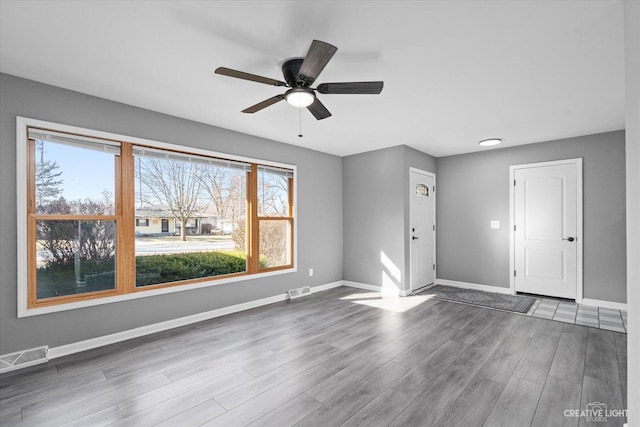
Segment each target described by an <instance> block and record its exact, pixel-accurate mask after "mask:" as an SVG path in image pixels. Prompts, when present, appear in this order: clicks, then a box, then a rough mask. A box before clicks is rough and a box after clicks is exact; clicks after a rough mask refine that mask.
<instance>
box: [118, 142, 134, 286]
mask: <svg viewBox="0 0 640 427" xmlns="http://www.w3.org/2000/svg"><path fill="white" fill-rule="evenodd" d="M116 161H117V160H116ZM119 162H120V167H119V168H117V169H116V171H117V170H118V169H119V172H120V173H117V174H116V209H118V207H119V209H120V220H119V221H118V222H117V234H116V235H117V240H116V247H117V250H116V262H117V267H118V276H117V277H118V280H117V285H116V286H117V289H118V291H119V292H120V293H131V292H133V291H134V289H135V282H136V272H135V270H136V245H135V200H134V198H135V179H134V160H133V152H132V145H131V144H129V143H124V142H123V143H122V145H121V147H120V160H119ZM116 212H117V211H116Z"/></svg>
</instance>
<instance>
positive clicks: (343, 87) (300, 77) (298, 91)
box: [215, 40, 384, 120]
mask: <svg viewBox="0 0 640 427" xmlns="http://www.w3.org/2000/svg"><path fill="white" fill-rule="evenodd" d="M337 50H338V48H337V47H335V46H333V45H330V44H329V43H325V42H323V41H320V40H314V41H313V42H312V43H311V47H309V51H308V52H307V56H306V57H304V58H293V59H289V60H287V61H285V63H284V64H282V74H283V76H284V80H285V82H286V83H285V82H283V81H280V80H274V79H271V78H268V77H262V76H257V75H255V74H250V73H245V72H243V71H237V70H232V69H230V68H225V67H219V68H217V69H216V71H215V73H216V74H222V75H223V76H229V77H235V78H238V79H243V80H250V81H253V82H258V83H264V84H267V85H272V86H284V87H288V88H290V89H289V90H288V91H286V92H285V93H283V94H281V95H276V96H273V97H271V98H269V99H266V100H264V101H262V102H259V103H257V104H256V105H252V106H251V107H249V108H246V109H244V110H242V112H243V113H255V112H257V111H260V110H262V109H263V108H266V107H268V106H270V105H273V104H275V103H277V102H280V101H282V100H287V102H288V103H289V104H291V105H292V106H294V107H296V108H305V107H306V108H307V109H308V110H309V111H310V112H311V114H313V115H314V117H315V118H316V119H318V120H322V119H326V118H327V117H331V113H330V112H329V110H327V108H326V107H325V106H324V104H322V102H320V100H319V99H318V98H317V96H316V94H315V92H318V93H321V94H323V95H331V94H371V95H377V94H379V93H380V92H382V87H383V84H384V82H343V83H322V84H319V85H318V86H317V87H315V88H313V87H311V85H312V84H313V82H315V80H316V79H317V78H318V76H319V75H320V73H321V72H322V70H323V69H324V67H325V66H326V65H327V63H328V62H329V60H331V58H332V57H333V55H334V54H335V53H336V51H337Z"/></svg>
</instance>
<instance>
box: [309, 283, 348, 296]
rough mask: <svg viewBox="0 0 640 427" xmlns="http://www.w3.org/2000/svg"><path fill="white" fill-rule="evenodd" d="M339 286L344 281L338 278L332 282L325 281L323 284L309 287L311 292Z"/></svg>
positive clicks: (342, 284)
mask: <svg viewBox="0 0 640 427" xmlns="http://www.w3.org/2000/svg"><path fill="white" fill-rule="evenodd" d="M340 286H344V282H343V281H342V280H338V281H337V282H332V283H326V284H324V285H318V286H313V287H312V288H311V293H314V292H322V291H328V290H329V289H333V288H339V287H340Z"/></svg>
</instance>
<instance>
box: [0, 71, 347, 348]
mask: <svg viewBox="0 0 640 427" xmlns="http://www.w3.org/2000/svg"><path fill="white" fill-rule="evenodd" d="M16 116H24V117H30V118H35V119H40V120H47V121H52V122H57V123H63V124H68V125H73V126H80V127H86V128H90V129H96V130H103V131H108V132H114V133H120V134H124V135H129V136H136V137H141V138H148V139H154V140H158V141H164V142H169V143H174V144H182V145H185V146H193V147H198V148H204V149H211V150H214V151H219V152H222V153H229V154H236V155H243V156H249V157H252V158H258V159H265V160H273V161H279V162H285V163H291V164H296V165H297V166H298V181H297V185H298V207H297V208H298V211H297V212H298V219H297V221H298V265H297V267H298V271H297V272H296V273H289V274H284V275H278V276H274V277H269V278H263V279H254V280H247V281H242V282H237V283H232V284H225V285H219V286H213V287H209V288H203V289H197V290H190V291H183V292H177V293H173V294H168V295H160V296H154V297H148V298H141V299H136V300H132V301H125V302H119V303H111V304H105V305H100V306H96V307H89V308H84V309H77V310H70V311H64V312H58V313H52V314H46V315H40V316H34V317H28V318H22V319H18V318H17V317H16V312H17V307H16V226H15V224H16V209H15V203H16V161H15V158H16ZM0 144H1V148H2V155H1V156H0V178H1V181H0V200H2V203H0V336H1V337H2V338H1V340H0V354H7V353H11V352H13V351H18V350H25V349H28V348H31V347H36V346H41V345H49V346H60V345H63V344H68V343H72V342H76V341H81V340H85V339H89V338H93V337H97V336H102V335H106V334H110V333H115V332H119V331H124V330H128V329H132V328H136V327H140V326H144V325H149V324H153V323H157V322H161V321H165V320H170V319H174V318H178V317H182V316H187V315H191V314H195V313H200V312H204V311H208V310H213V309H216V308H220V307H225V306H229V305H233V304H238V303H242V302H246V301H251V300H255V299H259V298H264V297H269V296H273V295H278V294H282V293H284V292H285V291H286V290H287V289H291V288H297V287H300V286H304V285H310V286H315V285H320V284H324V283H330V282H334V281H337V280H341V279H342V259H343V254H342V235H343V233H342V160H341V158H340V157H336V156H332V155H329V154H324V153H320V152H317V151H312V150H307V149H303V148H299V147H295V146H292V145H286V144H281V143H277V142H274V141H270V140H265V139H261V138H256V137H253V136H249V135H245V134H241V133H236V132H232V131H228V130H224V129H220V128H215V127H212V126H207V125H204V124H200V123H196V122H191V121H188V120H184V119H179V118H176V117H172V116H167V115H163V114H159V113H154V112H152V111H148V110H143V109H140V108H136V107H132V106H128V105H124V104H119V103H116V102H111V101H107V100H104V99H100V98H95V97H92V96H88V95H84V94H80V93H77V92H71V91H68V90H64V89H61V88H57V87H53V86H48V85H44V84H40V83H36V82H33V81H29V80H24V79H20V78H17V77H13V76H8V75H4V74H0ZM311 267H313V269H314V273H315V274H314V276H313V277H309V276H308V274H307V272H308V269H309V268H311Z"/></svg>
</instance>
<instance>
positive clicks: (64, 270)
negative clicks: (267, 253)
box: [36, 251, 265, 299]
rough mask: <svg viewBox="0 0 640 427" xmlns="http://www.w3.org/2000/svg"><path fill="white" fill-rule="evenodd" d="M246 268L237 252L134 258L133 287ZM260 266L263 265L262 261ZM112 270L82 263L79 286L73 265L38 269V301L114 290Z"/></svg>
mask: <svg viewBox="0 0 640 427" xmlns="http://www.w3.org/2000/svg"><path fill="white" fill-rule="evenodd" d="M246 265H247V261H246V255H245V254H244V253H243V252H239V251H237V252H188V253H181V254H166V255H140V256H137V257H136V286H138V287H140V286H149V285H155V284H159V283H169V282H178V281H181V280H188V279H198V278H202V277H213V276H221V275H224V274H233V273H240V272H243V271H246V268H247V267H246ZM260 266H261V267H264V266H265V261H264V260H263V259H261V260H260ZM114 270H115V269H114V260H113V259H110V260H102V261H101V262H91V261H88V262H87V261H85V262H84V263H83V264H82V277H81V280H82V285H81V286H79V285H78V283H77V280H76V276H75V269H74V265H73V264H71V265H61V264H49V265H48V266H45V267H40V268H38V270H37V273H36V274H37V284H38V285H37V288H38V291H37V295H38V299H43V298H50V297H55V296H62V295H73V294H78V293H85V292H94V291H99V290H106V289H114V288H115V273H114Z"/></svg>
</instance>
